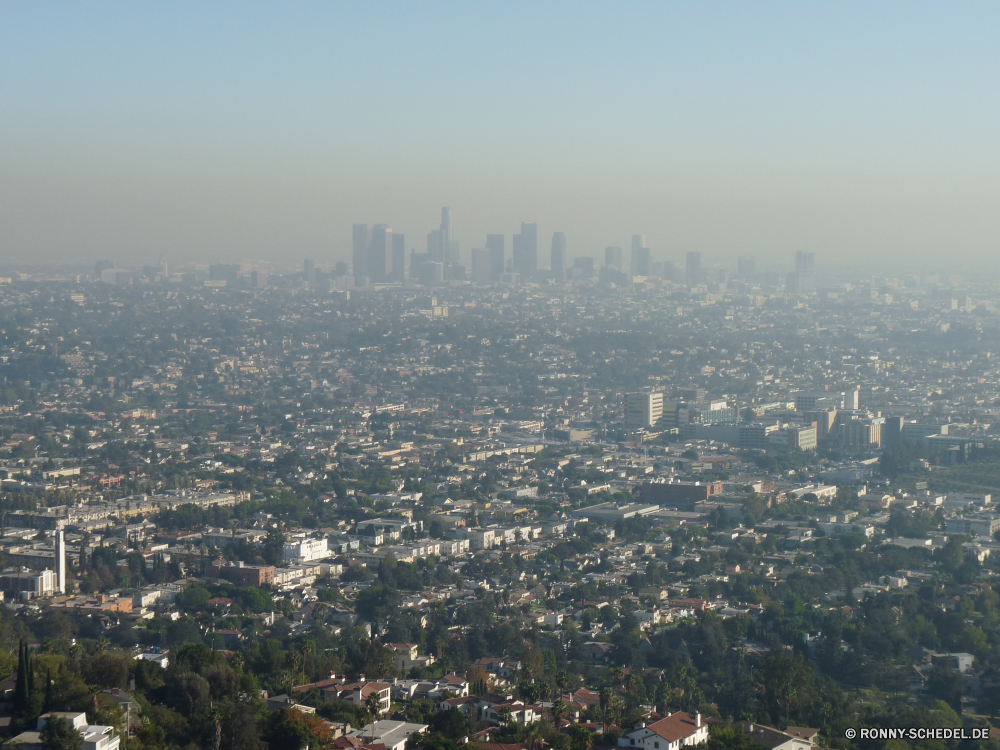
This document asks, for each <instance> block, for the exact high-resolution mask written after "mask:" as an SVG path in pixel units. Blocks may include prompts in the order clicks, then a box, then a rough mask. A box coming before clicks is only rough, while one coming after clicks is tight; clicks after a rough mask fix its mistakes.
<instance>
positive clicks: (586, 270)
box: [570, 256, 594, 279]
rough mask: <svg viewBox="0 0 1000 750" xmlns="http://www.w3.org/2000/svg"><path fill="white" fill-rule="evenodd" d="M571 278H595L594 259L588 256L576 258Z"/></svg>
mask: <svg viewBox="0 0 1000 750" xmlns="http://www.w3.org/2000/svg"><path fill="white" fill-rule="evenodd" d="M570 277H571V278H574V279H592V278H594V259H593V258H589V257H586V256H583V257H579V258H574V259H573V267H572V268H571V269H570Z"/></svg>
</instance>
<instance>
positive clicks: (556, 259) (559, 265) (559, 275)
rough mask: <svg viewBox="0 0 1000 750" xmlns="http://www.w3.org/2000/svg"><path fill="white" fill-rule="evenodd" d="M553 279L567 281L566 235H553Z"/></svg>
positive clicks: (556, 233) (557, 233)
mask: <svg viewBox="0 0 1000 750" xmlns="http://www.w3.org/2000/svg"><path fill="white" fill-rule="evenodd" d="M550 265H551V267H552V278H553V279H555V280H556V281H565V280H566V235H565V234H563V233H562V232H555V233H554V234H553V235H552V259H551V262H550Z"/></svg>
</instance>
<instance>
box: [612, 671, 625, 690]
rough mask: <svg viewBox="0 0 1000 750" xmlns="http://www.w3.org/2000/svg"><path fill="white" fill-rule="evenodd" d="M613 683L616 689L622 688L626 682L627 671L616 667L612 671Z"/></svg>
mask: <svg viewBox="0 0 1000 750" xmlns="http://www.w3.org/2000/svg"><path fill="white" fill-rule="evenodd" d="M611 682H613V683H614V685H615V687H619V686H621V684H622V683H623V682H625V670H624V669H622V668H621V667H615V668H614V669H612V670H611Z"/></svg>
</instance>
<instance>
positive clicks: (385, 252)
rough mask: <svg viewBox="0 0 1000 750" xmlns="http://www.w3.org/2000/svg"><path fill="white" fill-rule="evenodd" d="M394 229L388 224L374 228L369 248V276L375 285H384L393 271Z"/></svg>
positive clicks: (377, 225)
mask: <svg viewBox="0 0 1000 750" xmlns="http://www.w3.org/2000/svg"><path fill="white" fill-rule="evenodd" d="M391 263H392V229H391V228H390V227H389V225H388V224H376V225H375V226H374V227H372V241H371V244H370V245H369V246H368V276H369V278H370V279H371V281H372V283H373V284H384V283H385V282H386V281H388V280H389V271H390V270H391V269H392V266H391Z"/></svg>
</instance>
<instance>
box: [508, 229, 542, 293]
mask: <svg viewBox="0 0 1000 750" xmlns="http://www.w3.org/2000/svg"><path fill="white" fill-rule="evenodd" d="M513 245H514V246H513V256H514V268H513V270H514V273H517V274H520V275H521V280H522V281H528V280H530V279H534V278H535V277H536V276H537V275H538V224H535V223H533V222H532V223H528V222H526V221H522V222H521V231H520V233H519V234H515V235H514V242H513Z"/></svg>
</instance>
